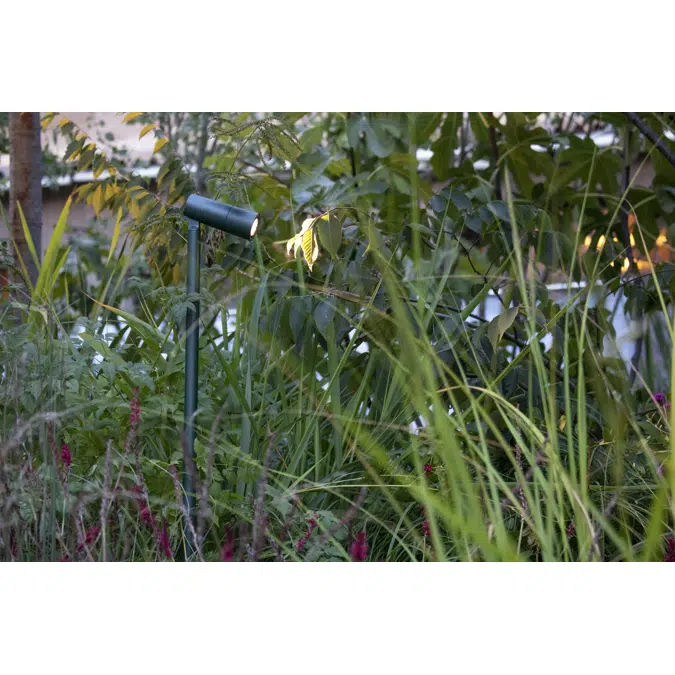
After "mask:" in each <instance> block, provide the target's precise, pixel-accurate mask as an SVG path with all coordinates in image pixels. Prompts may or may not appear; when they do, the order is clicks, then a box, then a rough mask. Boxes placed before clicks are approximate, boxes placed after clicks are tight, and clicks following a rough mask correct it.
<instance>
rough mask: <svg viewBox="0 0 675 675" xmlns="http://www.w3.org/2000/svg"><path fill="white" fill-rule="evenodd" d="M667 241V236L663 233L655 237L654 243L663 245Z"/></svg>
mask: <svg viewBox="0 0 675 675" xmlns="http://www.w3.org/2000/svg"><path fill="white" fill-rule="evenodd" d="M667 241H668V237H666V235H665V234H660V235H659V236H658V237H657V238H656V245H657V246H663V245H664V244H665V243H666V242H667Z"/></svg>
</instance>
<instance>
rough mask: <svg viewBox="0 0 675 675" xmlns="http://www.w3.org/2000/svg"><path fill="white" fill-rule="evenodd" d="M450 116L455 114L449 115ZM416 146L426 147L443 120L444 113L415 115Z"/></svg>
mask: <svg viewBox="0 0 675 675" xmlns="http://www.w3.org/2000/svg"><path fill="white" fill-rule="evenodd" d="M449 114H450V115H452V114H455V113H449ZM414 119H415V144H416V145H424V144H425V143H426V142H427V141H428V140H429V136H431V134H433V133H434V131H436V129H437V128H438V125H439V124H440V123H441V120H442V119H443V113H440V112H423V113H416V114H415V118H414Z"/></svg>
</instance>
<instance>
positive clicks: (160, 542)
mask: <svg viewBox="0 0 675 675" xmlns="http://www.w3.org/2000/svg"><path fill="white" fill-rule="evenodd" d="M157 546H159V550H160V552H161V554H162V555H163V556H164V557H165V558H172V557H173V551H172V550H171V542H170V541H169V528H168V526H167V523H166V518H164V519H163V520H162V527H161V528H160V529H159V532H158V533H157Z"/></svg>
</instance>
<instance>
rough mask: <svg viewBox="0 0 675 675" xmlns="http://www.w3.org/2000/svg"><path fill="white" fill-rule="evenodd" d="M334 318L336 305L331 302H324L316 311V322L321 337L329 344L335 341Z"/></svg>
mask: <svg viewBox="0 0 675 675" xmlns="http://www.w3.org/2000/svg"><path fill="white" fill-rule="evenodd" d="M334 318H335V303H334V302H333V301H331V300H322V301H321V302H320V303H319V304H318V305H317V308H316V309H315V310H314V322H315V323H316V327H317V328H318V329H319V332H320V333H321V335H323V336H324V338H326V340H327V341H329V342H330V341H332V340H333V337H334V334H335V327H334V326H333V319H334Z"/></svg>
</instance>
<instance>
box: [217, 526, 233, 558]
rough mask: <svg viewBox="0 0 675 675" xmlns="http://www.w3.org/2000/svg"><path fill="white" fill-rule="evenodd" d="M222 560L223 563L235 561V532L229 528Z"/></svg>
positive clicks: (222, 551)
mask: <svg viewBox="0 0 675 675" xmlns="http://www.w3.org/2000/svg"><path fill="white" fill-rule="evenodd" d="M220 559H221V560H222V561H223V562H232V561H233V560H234V532H232V530H231V528H229V527H228V528H227V533H226V534H225V543H224V544H223V548H222V549H221V551H220Z"/></svg>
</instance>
